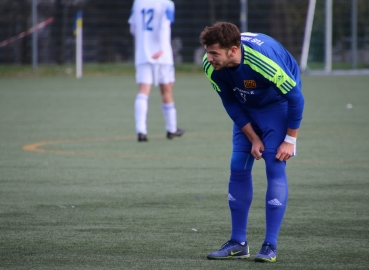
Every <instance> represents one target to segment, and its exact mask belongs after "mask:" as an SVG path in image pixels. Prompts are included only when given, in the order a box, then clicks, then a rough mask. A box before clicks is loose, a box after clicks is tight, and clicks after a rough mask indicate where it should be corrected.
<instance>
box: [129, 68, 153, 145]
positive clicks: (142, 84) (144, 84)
mask: <svg viewBox="0 0 369 270" xmlns="http://www.w3.org/2000/svg"><path fill="white" fill-rule="evenodd" d="M136 82H137V84H138V94H137V96H136V99H135V106H134V107H135V123H136V133H137V135H138V141H139V142H143V141H147V136H146V135H147V122H146V119H147V113H148V100H149V96H150V90H151V85H152V83H153V71H152V66H151V65H150V64H142V65H138V66H136Z"/></svg>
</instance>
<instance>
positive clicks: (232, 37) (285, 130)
mask: <svg viewBox="0 0 369 270" xmlns="http://www.w3.org/2000/svg"><path fill="white" fill-rule="evenodd" d="M200 42H201V44H202V45H204V47H205V50H206V54H205V56H204V58H203V67H204V71H205V74H206V76H207V77H208V79H209V80H210V82H211V84H212V86H213V88H214V89H215V91H216V92H217V93H218V94H219V96H220V98H221V100H222V103H223V106H224V108H225V110H226V111H227V113H228V115H229V116H230V117H231V119H232V120H233V122H234V125H233V138H232V141H233V149H232V156H231V161H230V179H229V185H228V202H229V207H230V212H231V222H232V232H231V236H230V240H229V241H228V242H226V243H225V244H224V245H223V246H222V247H221V248H220V249H219V250H218V251H215V252H212V253H210V254H208V256H207V258H208V259H247V258H249V257H250V253H249V246H248V243H247V221H248V214H249V209H250V206H251V202H252V197H253V185H252V176H251V170H252V167H253V163H254V160H255V159H256V160H259V159H261V158H263V159H264V161H265V167H266V178H267V183H268V184H267V190H266V198H265V215H266V234H265V238H264V242H263V244H262V247H261V249H260V251H259V252H258V253H257V254H256V255H255V261H257V262H275V261H276V258H277V238H278V234H279V230H280V227H281V224H282V221H283V216H284V213H285V210H286V205H287V197H288V183H287V176H286V161H287V160H288V159H290V158H291V157H292V156H294V155H295V153H296V138H297V133H298V129H299V127H300V122H301V120H302V113H303V108H304V97H303V95H302V92H301V79H300V70H299V67H298V64H297V63H296V61H295V59H294V58H293V57H292V55H291V54H290V53H289V52H288V51H287V50H286V49H285V48H284V47H283V46H282V45H281V44H280V43H278V42H277V41H276V40H274V39H273V38H271V37H269V36H267V35H264V34H260V33H242V34H241V33H240V31H239V29H238V28H237V26H235V25H234V24H232V23H228V22H217V23H215V24H214V25H212V26H210V27H206V28H205V29H204V30H203V32H201V35H200Z"/></svg>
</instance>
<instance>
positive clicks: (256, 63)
mask: <svg viewBox="0 0 369 270" xmlns="http://www.w3.org/2000/svg"><path fill="white" fill-rule="evenodd" d="M243 48H244V58H243V59H244V60H243V63H244V64H247V65H249V66H250V67H251V68H252V69H253V70H255V71H256V72H258V73H260V74H261V75H263V76H264V78H266V79H268V80H269V81H271V82H273V83H274V84H275V85H276V86H277V87H278V89H279V90H280V91H281V92H282V93H283V94H287V93H288V92H289V91H290V90H291V89H292V88H293V87H295V86H296V82H295V81H294V80H293V79H292V78H291V77H290V76H288V74H287V73H286V72H284V70H283V69H282V68H281V67H280V66H279V65H278V64H277V63H276V62H274V61H273V60H271V59H270V58H268V57H266V56H265V55H263V54H261V53H259V52H257V51H255V50H253V49H251V48H250V47H247V46H245V45H243Z"/></svg>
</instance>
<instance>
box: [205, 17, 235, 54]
mask: <svg viewBox="0 0 369 270" xmlns="http://www.w3.org/2000/svg"><path fill="white" fill-rule="evenodd" d="M200 43H201V44H202V45H204V46H211V45H214V44H217V43H219V46H220V47H221V48H224V49H229V48H231V47H232V46H237V47H239V46H240V44H241V33H240V30H239V29H238V27H237V26H236V25H234V24H233V23H230V22H216V23H215V24H213V25H212V26H207V27H205V29H204V30H203V31H202V32H201V34H200Z"/></svg>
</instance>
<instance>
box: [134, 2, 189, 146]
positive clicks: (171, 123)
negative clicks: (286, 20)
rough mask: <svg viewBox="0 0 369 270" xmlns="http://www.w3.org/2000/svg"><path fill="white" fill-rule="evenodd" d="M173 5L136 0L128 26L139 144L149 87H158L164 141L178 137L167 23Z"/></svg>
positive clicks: (171, 18)
mask: <svg viewBox="0 0 369 270" xmlns="http://www.w3.org/2000/svg"><path fill="white" fill-rule="evenodd" d="M174 10H175V8H174V3H173V2H172V1H170V0H136V1H134V3H133V6H132V10H131V15H130V17H129V20H128V23H129V24H130V32H131V34H132V35H133V36H134V37H135V67H136V82H137V84H138V94H137V96H136V100H135V122H136V133H137V139H138V141H139V142H146V141H148V139H147V124H146V119H147V111H148V99H149V95H150V90H151V85H152V84H154V85H155V86H157V85H159V87H160V93H161V97H162V112H163V115H164V120H165V128H166V131H167V133H166V136H167V138H168V139H173V138H174V137H180V136H182V135H183V133H184V131H183V130H182V129H179V128H177V111H176V108H175V105H174V99H173V84H174V63H173V52H172V46H171V23H173V22H174Z"/></svg>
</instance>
